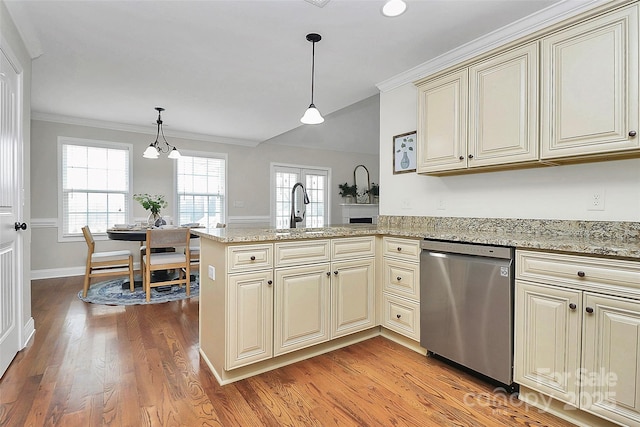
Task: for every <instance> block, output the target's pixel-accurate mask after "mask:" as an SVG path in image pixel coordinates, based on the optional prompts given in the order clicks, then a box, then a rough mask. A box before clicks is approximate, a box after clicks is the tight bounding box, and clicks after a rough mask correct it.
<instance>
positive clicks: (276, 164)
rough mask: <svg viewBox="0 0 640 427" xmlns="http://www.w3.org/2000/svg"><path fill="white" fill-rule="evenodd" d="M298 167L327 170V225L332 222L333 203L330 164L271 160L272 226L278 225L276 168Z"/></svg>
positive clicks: (270, 197)
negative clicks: (317, 164) (314, 164)
mask: <svg viewBox="0 0 640 427" xmlns="http://www.w3.org/2000/svg"><path fill="white" fill-rule="evenodd" d="M279 166H281V167H286V168H296V169H316V170H321V171H327V206H326V208H327V225H328V224H331V203H332V202H333V200H332V198H333V196H332V195H331V192H330V191H329V188H331V168H330V167H328V166H312V165H300V164H295V163H280V162H271V163H270V164H269V218H270V220H269V222H270V223H271V226H272V227H275V226H276V214H275V212H276V207H275V201H276V190H275V187H276V168H277V167H279Z"/></svg>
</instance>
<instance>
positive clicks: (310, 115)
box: [300, 33, 324, 125]
mask: <svg viewBox="0 0 640 427" xmlns="http://www.w3.org/2000/svg"><path fill="white" fill-rule="evenodd" d="M307 40H308V41H310V42H311V43H312V46H313V47H312V48H311V49H312V50H311V104H310V105H309V108H308V109H307V111H305V113H304V116H302V118H301V119H300V121H301V122H302V123H304V124H305V125H317V124H320V123H322V122H324V118H323V117H322V114H320V111H318V109H317V108H316V106H315V105H314V103H313V89H314V83H315V71H316V70H315V66H316V43H317V42H319V41H320V40H322V36H321V35H320V34H316V33H309V34H307Z"/></svg>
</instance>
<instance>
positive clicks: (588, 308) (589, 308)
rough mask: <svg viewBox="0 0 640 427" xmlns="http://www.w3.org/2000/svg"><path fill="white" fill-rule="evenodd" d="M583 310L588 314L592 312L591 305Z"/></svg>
mask: <svg viewBox="0 0 640 427" xmlns="http://www.w3.org/2000/svg"><path fill="white" fill-rule="evenodd" d="M585 311H586V312H587V313H589V314H591V313H593V307H587V308H585Z"/></svg>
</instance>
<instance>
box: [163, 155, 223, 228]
mask: <svg viewBox="0 0 640 427" xmlns="http://www.w3.org/2000/svg"><path fill="white" fill-rule="evenodd" d="M180 154H181V155H184V156H188V157H208V158H211V159H224V193H225V195H224V198H225V202H224V219H225V222H226V223H229V155H228V154H227V153H214V152H212V151H191V150H183V149H180ZM172 197H173V201H172V206H173V209H172V212H173V220H174V221H177V219H178V163H177V162H173V196H172ZM178 225H179V224H178Z"/></svg>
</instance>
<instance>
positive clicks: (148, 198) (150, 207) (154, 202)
mask: <svg viewBox="0 0 640 427" xmlns="http://www.w3.org/2000/svg"><path fill="white" fill-rule="evenodd" d="M133 200H135V201H137V202H139V203H140V204H141V205H142V207H143V208H144V209H145V210H147V211H149V212H150V213H149V218H148V219H147V224H148V225H151V226H153V225H155V226H156V227H159V226H161V225H164V224H166V222H165V221H164V220H163V219H162V217H161V216H160V209H162V208H166V207H167V202H166V200H164V196H163V195H161V194H154V195H153V196H152V195H150V194H147V193H140V194H134V195H133Z"/></svg>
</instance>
